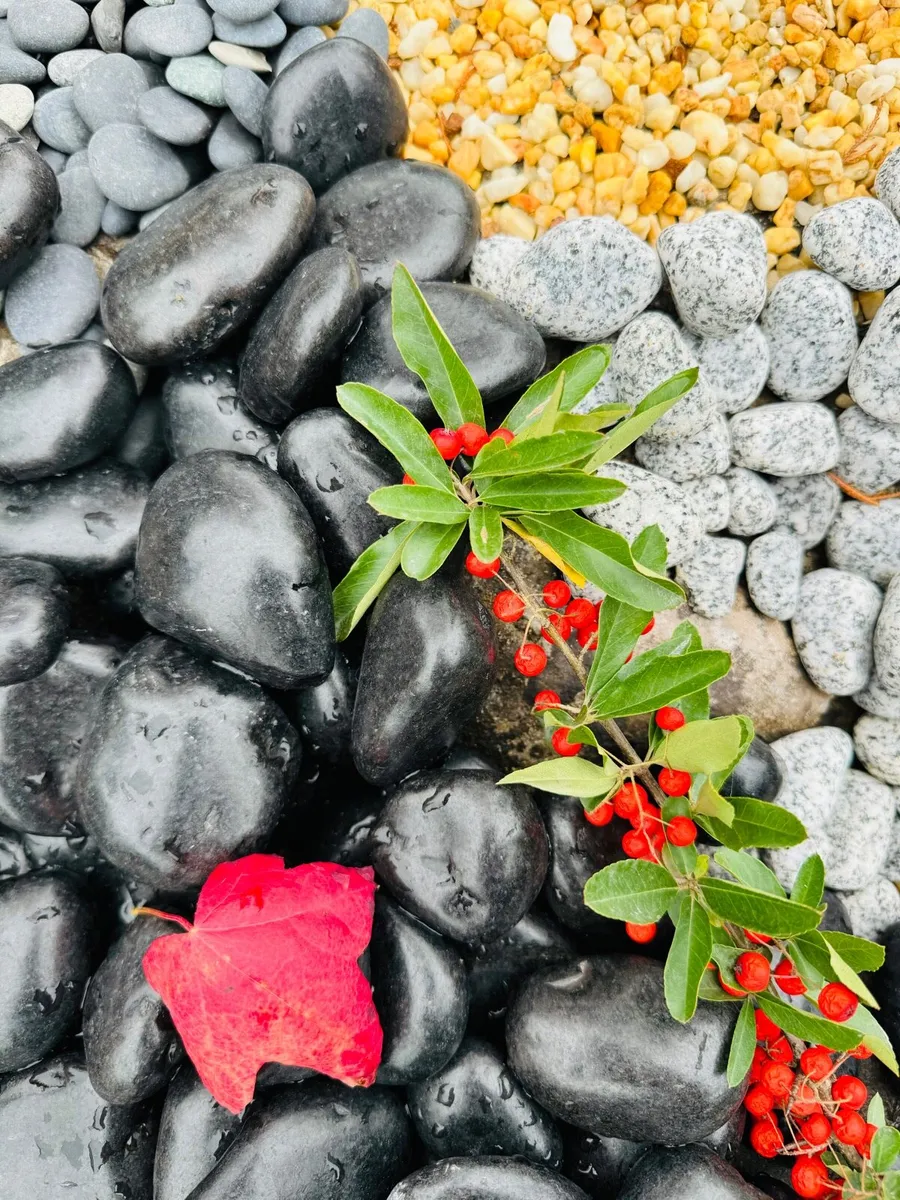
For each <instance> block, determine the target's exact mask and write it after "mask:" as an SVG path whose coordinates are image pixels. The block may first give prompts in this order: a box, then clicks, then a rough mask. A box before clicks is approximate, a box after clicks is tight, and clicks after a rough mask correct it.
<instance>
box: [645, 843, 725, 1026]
mask: <svg viewBox="0 0 900 1200" xmlns="http://www.w3.org/2000/svg"><path fill="white" fill-rule="evenodd" d="M649 865H651V866H652V865H654V864H652V863H651V864H649ZM711 950H712V932H711V930H710V926H709V917H708V916H707V915H706V912H705V911H704V909H703V906H702V905H701V904H699V903H698V902H697V900H696V899H695V898H694V897H693V896H691V895H690V894H688V893H685V894H684V895H683V897H682V900H681V906H680V910H679V913H678V920H677V921H676V924H675V936H674V938H673V939H672V945H671V946H670V947H669V953H668V956H667V957H666V968H665V972H664V974H663V985H664V988H665V996H666V1007H667V1008H668V1010H669V1012H670V1013H671V1014H672V1016H673V1017H674V1018H675V1020H676V1021H681V1023H682V1024H684V1023H685V1022H687V1021H690V1019H691V1017H693V1015H694V1013H695V1012H696V1010H697V993H698V991H699V990H700V980H701V979H702V978H703V972H704V971H705V970H706V964H707V963H708V962H709V955H710V952H711Z"/></svg>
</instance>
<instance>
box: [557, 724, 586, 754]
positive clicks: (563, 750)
mask: <svg viewBox="0 0 900 1200" xmlns="http://www.w3.org/2000/svg"><path fill="white" fill-rule="evenodd" d="M571 732H572V728H571V726H570V725H560V727H559V728H558V729H554V731H553V736H552V737H551V738H550V745H551V746H552V747H553V749H554V750H555V751H556V753H557V754H561V755H562V756H563V758H574V756H575V755H576V754H577V753H578V752H579V751H580V750H581V742H570V741H569V734H570V733H571Z"/></svg>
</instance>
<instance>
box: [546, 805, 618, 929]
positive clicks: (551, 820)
mask: <svg viewBox="0 0 900 1200" xmlns="http://www.w3.org/2000/svg"><path fill="white" fill-rule="evenodd" d="M539 804H540V808H541V815H542V816H543V818H544V824H545V825H546V827H547V836H548V838H549V839H550V866H549V868H548V870H547V880H546V883H545V885H544V896H545V897H546V900H547V903H548V904H549V906H550V908H551V910H552V912H553V914H554V916H555V917H556V919H557V920H558V921H559V922H560V923H561V924H562V925H565V927H566V928H567V929H572V930H574V931H575V932H576V933H583V934H589V935H592V936H595V937H598V938H599V939H601V941H602V942H603V944H604V945H606V944H609V945H610V946H615V945H617V944H618V943H620V941H621V932H622V923H621V921H610V920H609V919H608V918H606V917H601V916H600V915H599V914H598V913H595V912H593V911H592V910H591V909H589V908H587V907H586V906H585V903H584V885H585V884H586V883H587V881H588V880H589V879H590V877H591V876H592V875H595V874H596V873H597V871H600V870H602V869H603V867H606V866H609V864H610V863H613V862H620V861H621V860H622V859H623V858H624V857H625V854H624V852H623V850H622V833H621V830H620V829H618V828H616V827H615V826H614V825H602V826H599V827H598V826H596V825H591V824H590V822H589V821H587V820H585V816H584V806H583V805H582V803H581V801H580V800H576V799H575V798H574V797H573V796H542V797H541V798H540V800H539Z"/></svg>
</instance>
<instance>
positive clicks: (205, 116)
mask: <svg viewBox="0 0 900 1200" xmlns="http://www.w3.org/2000/svg"><path fill="white" fill-rule="evenodd" d="M137 117H138V120H139V121H140V122H141V124H143V125H145V126H146V127H147V129H149V130H150V132H151V133H153V134H155V135H156V136H157V137H158V138H161V139H162V141H164V142H168V143H169V145H170V146H195V145H196V144H197V143H198V142H202V141H205V140H206V138H208V137H209V135H210V133H211V132H212V129H213V124H214V122H213V118H212V117H211V116H210V114H209V113H208V112H207V111H206V109H205V108H201V107H200V105H199V104H195V103H194V101H193V100H189V99H188V97H187V96H183V95H182V94H181V92H176V91H175V89H174V88H170V87H168V86H163V87H156V88H151V89H150V90H149V91H147V92H144V94H143V95H142V96H141V97H140V99H139V100H138V106H137Z"/></svg>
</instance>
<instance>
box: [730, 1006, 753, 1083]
mask: <svg viewBox="0 0 900 1200" xmlns="http://www.w3.org/2000/svg"><path fill="white" fill-rule="evenodd" d="M755 1049H756V1019H755V1017H754V1015H753V1004H752V1003H751V1001H750V1000H749V999H748V1000H745V1001H744V1003H743V1004H742V1005H741V1011H740V1012H739V1013H738V1019H737V1024H736V1025H735V1027H734V1033H733V1034H732V1036H731V1049H730V1050H729V1051H728V1065H727V1066H726V1068H725V1077H726V1079H727V1080H728V1086H729V1087H737V1085H738V1084H739V1083H741V1082H743V1080H744V1079H745V1078H746V1076H747V1072H748V1071H749V1070H750V1068H751V1066H752V1065H753V1052H754V1050H755Z"/></svg>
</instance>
